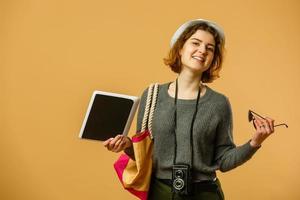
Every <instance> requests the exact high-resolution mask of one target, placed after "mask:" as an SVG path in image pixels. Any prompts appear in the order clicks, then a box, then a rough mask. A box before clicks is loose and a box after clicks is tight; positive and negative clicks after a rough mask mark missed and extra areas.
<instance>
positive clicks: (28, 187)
mask: <svg viewBox="0 0 300 200" xmlns="http://www.w3.org/2000/svg"><path fill="white" fill-rule="evenodd" d="M299 11H300V3H299V1H297V0H274V1H271V0H270V1H263V0H253V1H248V0H247V1H234V0H229V1H217V0H216V1H200V0H197V1H193V0H186V1H174V0H165V1H164V0H162V1H158V0H152V1H145V0H143V1H142V0H124V1H101V0H100V1H95V0H74V1H70V0H42V1H41V0H28V1H24V0H23V1H22V0H20V1H17V0H10V1H5V0H2V1H1V2H0V92H1V93H0V96H1V97H0V113H1V114H0V117H1V118H0V133H1V139H0V158H1V159H0V199H3V200H66V199H72V200H86V199H88V200H99V199H121V198H122V199H123V200H126V199H128V200H129V199H135V198H134V197H133V196H132V195H130V194H129V193H128V192H126V191H124V190H123V189H122V188H121V185H120V184H119V181H118V179H117V176H116V175H115V172H114V170H113V167H112V165H113V162H114V160H115V159H116V158H117V156H118V155H117V154H114V153H110V152H108V151H106V150H105V149H104V148H103V147H102V144H101V143H100V142H95V141H87V140H80V139H78V133H79V130H80V127H81V123H82V121H83V118H84V114H85V111H86V109H87V105H88V102H89V98H90V96H91V94H92V91H93V90H105V91H110V92H119V93H124V94H129V95H136V96H139V95H140V94H141V93H142V91H143V90H144V88H145V87H147V86H148V85H149V83H151V82H159V83H164V82H167V81H171V80H174V78H175V77H176V75H175V74H174V73H172V72H171V71H170V70H169V69H168V68H167V67H166V66H164V65H163V62H162V58H163V57H164V56H165V55H167V52H168V47H169V41H170V38H171V36H172V34H173V33H174V31H175V30H176V29H177V28H178V26H179V25H180V24H182V23H183V22H185V21H186V20H189V19H194V18H206V19H210V20H213V21H216V22H218V23H219V24H220V25H221V26H222V27H224V30H225V33H226V36H227V37H226V40H227V44H226V48H227V52H226V59H225V63H224V68H223V70H222V72H221V78H220V79H218V80H216V81H215V82H214V83H213V84H210V87H212V88H213V89H215V90H217V91H219V92H222V93H224V94H225V95H227V96H228V97H229V99H230V101H231V104H232V109H233V114H234V139H235V142H236V144H243V143H244V142H246V141H248V140H249V139H250V138H251V135H252V134H253V132H254V129H253V127H252V124H250V123H248V121H247V111H248V109H253V110H254V111H257V112H258V113H261V114H264V115H269V116H271V117H273V118H274V119H276V122H278V123H279V122H286V123H288V124H289V126H290V127H289V128H288V129H285V128H283V127H278V128H276V132H275V134H274V135H272V136H271V137H270V138H269V139H268V140H267V141H266V142H265V143H264V144H263V146H262V148H261V149H260V150H259V151H258V152H257V154H256V155H255V156H254V157H253V158H252V159H251V160H250V161H249V162H247V163H246V164H245V165H243V166H241V167H239V168H237V169H235V170H233V171H230V172H228V173H224V174H222V173H218V174H219V178H220V180H221V182H222V186H223V189H224V192H225V194H226V197H227V199H229V200H241V199H243V200H248V199H249V200H253V199H256V200H269V199H270V200H271V199H272V200H282V199H289V200H297V199H300V191H299V185H300V179H299V178H300V177H299V175H300V173H299V172H300V156H299V155H300V134H299V130H300V123H299V119H300V109H299V102H300V95H299V86H300V79H299V75H300V61H299V52H300V37H299V33H300V12H299ZM135 125H136V123H135V122H134V123H133V125H132V127H131V133H134V132H135Z"/></svg>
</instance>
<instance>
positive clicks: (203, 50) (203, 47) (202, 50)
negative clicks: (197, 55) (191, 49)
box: [198, 44, 207, 54]
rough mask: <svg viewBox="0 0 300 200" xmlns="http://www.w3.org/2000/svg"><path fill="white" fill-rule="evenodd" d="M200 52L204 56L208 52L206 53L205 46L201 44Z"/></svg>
mask: <svg viewBox="0 0 300 200" xmlns="http://www.w3.org/2000/svg"><path fill="white" fill-rule="evenodd" d="M198 51H199V52H201V53H203V54H206V53H207V51H206V46H205V45H204V44H201V45H199V46H198Z"/></svg>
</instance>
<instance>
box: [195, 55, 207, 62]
mask: <svg viewBox="0 0 300 200" xmlns="http://www.w3.org/2000/svg"><path fill="white" fill-rule="evenodd" d="M192 58H194V59H196V60H198V61H200V62H204V61H205V59H204V58H203V57H199V56H192Z"/></svg>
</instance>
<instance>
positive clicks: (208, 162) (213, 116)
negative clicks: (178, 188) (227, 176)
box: [137, 83, 258, 181]
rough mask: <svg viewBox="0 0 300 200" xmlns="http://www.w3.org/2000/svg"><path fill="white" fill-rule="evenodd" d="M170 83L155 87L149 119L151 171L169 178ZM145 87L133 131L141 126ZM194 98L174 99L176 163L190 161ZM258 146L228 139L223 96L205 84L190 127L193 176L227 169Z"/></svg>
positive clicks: (227, 107) (198, 178)
mask: <svg viewBox="0 0 300 200" xmlns="http://www.w3.org/2000/svg"><path fill="white" fill-rule="evenodd" d="M169 84H170V83H165V84H162V85H160V86H159V93H158V99H157V104H156V109H155V112H154V118H153V131H152V134H153V136H154V150H153V170H154V171H153V172H154V176H155V177H157V178H161V179H171V177H172V165H173V158H174V147H175V135H174V128H173V127H174V98H173V97H171V96H170V95H169V94H168V87H169ZM147 91H148V89H146V90H145V91H144V93H143V95H142V97H141V103H140V107H139V111H138V121H137V131H139V130H140V129H141V122H142V117H143V115H144V109H145V103H146V98H147ZM195 103H196V99H195V100H183V99H178V101H177V131H176V136H177V156H176V162H177V163H186V164H188V163H190V162H191V151H190V127H191V121H192V117H193V113H194V110H195ZM257 149H258V148H253V147H251V146H250V141H249V142H247V143H245V144H244V145H242V146H238V147H237V146H236V145H235V144H234V142H233V139H232V112H231V106H230V103H229V100H228V98H227V97H226V96H224V95H223V94H221V93H218V92H216V91H214V90H213V89H211V88H210V87H208V86H206V93H205V94H204V96H203V97H201V98H200V100H199V105H198V112H197V115H196V118H195V123H194V130H193V151H194V156H193V179H194V180H195V181H201V180H210V179H214V178H215V176H216V170H220V171H222V172H225V171H228V170H231V169H233V168H235V167H237V166H239V165H241V164H243V163H244V162H246V161H247V160H249V159H250V158H251V157H252V155H253V154H254V153H255V152H256V150H257Z"/></svg>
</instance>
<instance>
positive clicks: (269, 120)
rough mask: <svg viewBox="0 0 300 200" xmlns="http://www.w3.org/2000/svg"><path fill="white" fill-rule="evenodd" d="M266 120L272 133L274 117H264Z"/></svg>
mask: <svg viewBox="0 0 300 200" xmlns="http://www.w3.org/2000/svg"><path fill="white" fill-rule="evenodd" d="M266 121H267V122H268V124H269V126H270V129H271V132H272V133H273V132H274V121H275V120H274V119H271V118H269V117H266Z"/></svg>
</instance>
